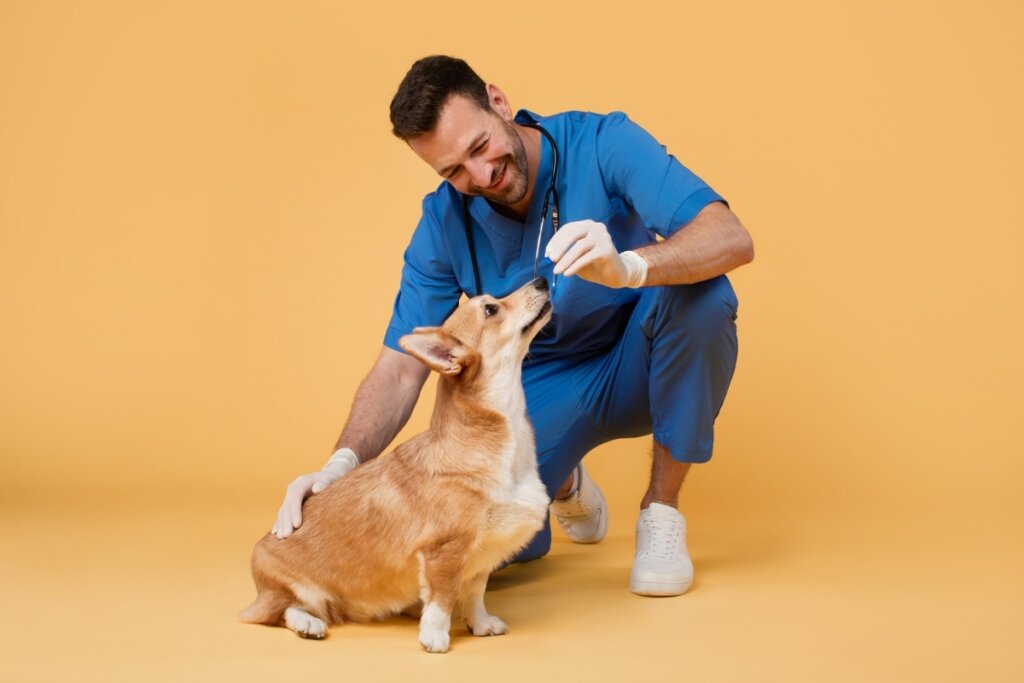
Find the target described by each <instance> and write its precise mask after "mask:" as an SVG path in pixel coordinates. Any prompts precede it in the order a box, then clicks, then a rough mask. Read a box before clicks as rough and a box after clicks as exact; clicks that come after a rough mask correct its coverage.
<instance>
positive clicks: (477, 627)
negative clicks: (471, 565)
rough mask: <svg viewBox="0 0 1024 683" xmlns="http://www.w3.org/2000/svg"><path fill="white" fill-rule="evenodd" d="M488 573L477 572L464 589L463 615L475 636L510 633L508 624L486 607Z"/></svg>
mask: <svg viewBox="0 0 1024 683" xmlns="http://www.w3.org/2000/svg"><path fill="white" fill-rule="evenodd" d="M488 575H489V574H488V572H482V573H480V574H477V575H476V576H474V577H472V578H471V579H470V580H469V581H467V582H466V585H465V586H463V589H462V617H463V619H465V620H466V626H467V627H469V632H470V633H472V634H473V635H474V636H500V635H503V634H505V633H508V625H507V624H505V622H504V621H502V620H501V619H499V618H498V617H496V616H494V615H493V614H488V613H487V608H486V607H484V591H485V590H486V589H487V578H488Z"/></svg>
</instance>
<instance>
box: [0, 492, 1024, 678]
mask: <svg viewBox="0 0 1024 683" xmlns="http://www.w3.org/2000/svg"><path fill="white" fill-rule="evenodd" d="M75 507H76V506H75V505H74V504H71V505H70V507H69V508H64V509H58V508H53V507H51V506H49V505H47V506H35V509H28V508H25V507H21V506H19V507H10V506H8V507H5V508H3V509H0V512H3V519H4V520H5V530H4V533H3V536H2V541H0V585H2V598H3V604H4V606H5V608H6V610H5V615H4V619H3V621H2V622H0V623H2V624H3V625H2V627H0V629H2V632H0V643H2V649H0V680H3V681H81V680H95V681H196V680H218V681H234V680H246V681H253V680H255V681H293V680H299V679H297V678H295V677H296V676H301V677H303V680H306V679H305V676H316V677H317V678H316V680H345V681H377V680H439V681H440V680H444V681H452V680H456V681H458V680H474V681H477V680H489V681H505V680H509V681H513V680H572V681H588V680H595V681H644V680H651V681H659V680H688V681H804V680H806V681H1020V680H1024V656H1022V654H1021V645H1022V644H1024V581H1022V578H1021V577H1022V576H1024V543H1022V538H1021V534H1020V528H1019V527H1020V525H1019V524H1015V525H1009V524H1008V523H1007V520H1002V521H1000V520H996V519H984V518H960V519H946V520H942V521H941V523H940V522H939V521H937V520H935V519H934V518H927V517H918V518H910V517H902V518H901V519H898V520H887V519H884V518H882V517H879V518H877V519H865V518H863V517H860V518H858V519H856V520H853V519H846V520H843V519H822V518H817V519H814V518H810V517H804V518H794V517H793V516H792V515H790V517H787V518H783V517H774V516H773V515H772V514H771V512H770V511H769V512H766V513H765V514H763V515H761V516H759V517H757V518H750V517H743V518H740V517H734V518H731V517H729V516H727V515H723V514H721V513H717V514H715V515H709V514H708V513H707V512H706V511H704V512H702V511H700V510H697V511H694V512H692V513H690V514H688V522H689V524H690V527H691V532H690V538H689V541H690V548H691V552H692V555H693V558H694V562H695V565H696V571H697V579H696V582H695V585H694V587H693V588H692V589H691V590H690V592H689V593H688V594H687V595H685V596H683V597H679V598H660V599H653V598H641V597H638V596H634V595H632V594H630V593H629V591H628V588H627V586H628V575H629V567H630V562H631V559H632V537H631V535H630V534H629V532H628V530H629V527H630V525H631V523H632V519H631V516H632V513H631V512H629V513H627V512H626V511H621V512H618V513H617V518H616V519H615V522H616V523H615V524H614V525H613V531H614V532H615V533H614V534H613V535H612V536H610V537H609V538H608V539H606V541H605V542H604V543H601V544H599V545H596V546H580V545H574V544H572V543H569V542H567V541H566V540H565V539H564V538H558V539H556V543H555V546H554V549H553V552H552V554H551V555H550V556H548V557H547V558H545V559H543V560H540V561H537V562H533V563H530V564H528V565H525V566H517V567H512V568H510V569H508V570H505V571H504V572H502V573H500V574H498V575H497V576H495V577H494V578H493V579H492V582H491V585H490V588H489V593H488V605H489V608H490V609H491V611H492V612H494V613H495V614H497V615H499V616H501V617H502V618H504V619H505V620H506V621H507V622H508V624H509V626H510V631H511V632H510V634H509V635H507V636H501V637H496V638H480V639H477V638H473V637H471V636H469V635H468V634H467V633H466V631H465V628H464V627H462V626H461V625H459V626H458V627H457V628H456V629H455V630H454V631H453V641H452V649H451V651H450V652H449V653H448V654H446V655H429V654H427V653H425V652H423V651H422V650H421V649H420V646H419V644H418V643H417V639H416V636H417V628H416V623H415V622H414V621H413V620H411V619H407V618H395V619H392V620H390V621H388V622H385V623H381V624H374V625H368V626H350V625H346V626H336V627H333V628H332V629H331V632H330V635H329V637H328V638H327V639H326V640H324V641H322V642H317V641H306V640H301V639H299V638H298V637H296V636H295V635H293V634H292V633H291V632H289V631H286V630H284V629H278V628H268V627H261V626H253V625H246V624H241V623H239V622H237V621H236V619H235V614H236V613H237V612H238V610H240V609H241V608H242V607H244V606H245V605H247V604H248V603H249V601H250V600H251V598H252V597H253V595H254V589H253V587H252V583H251V580H250V578H249V575H248V553H249V550H250V549H251V546H252V544H253V542H254V541H255V539H256V538H257V537H258V536H259V535H260V534H261V533H262V532H263V531H265V528H264V527H267V526H268V525H269V523H270V522H269V521H268V519H267V514H266V510H237V509H236V510H226V509H223V508H222V509H216V510H213V511H211V512H210V513H209V514H208V515H206V516H204V515H203V514H202V511H203V510H202V507H201V505H200V504H199V503H195V504H190V505H182V506H181V507H180V508H178V509H164V510H162V511H157V510H153V509H148V508H146V507H145V506H143V505H139V504H135V505H128V504H126V505H125V506H124V507H123V508H121V509H120V510H118V511H108V512H103V513H96V512H93V513H90V512H87V511H85V506H80V510H79V511H78V512H71V510H74V508H75ZM613 513H616V511H614V510H613ZM1008 529H1012V530H1011V531H1008ZM328 676H329V677H330V678H326V677H328ZM666 676H671V677H672V678H665V677H666ZM481 677H485V678H481Z"/></svg>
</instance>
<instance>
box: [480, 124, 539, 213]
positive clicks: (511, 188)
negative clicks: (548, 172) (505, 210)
mask: <svg viewBox="0 0 1024 683" xmlns="http://www.w3.org/2000/svg"><path fill="white" fill-rule="evenodd" d="M498 121H499V122H500V123H501V125H502V127H503V128H504V129H505V133H506V134H507V135H508V139H509V142H510V143H511V144H512V153H511V154H506V155H505V156H504V157H502V163H501V164H500V165H499V166H498V167H497V168H496V169H495V171H494V174H493V177H492V178H491V184H492V185H493V184H494V181H495V180H497V179H498V178H500V177H501V174H502V173H505V174H506V176H507V177H506V178H505V187H503V188H502V189H501V190H500V191H497V192H492V191H489V190H485V189H482V188H480V189H477V191H476V193H475V194H479V195H480V196H481V197H484V198H485V199H487V200H489V201H492V202H495V203H497V204H506V205H512V204H515V203H517V202H520V201H522V199H523V197H525V196H526V192H527V190H528V189H529V178H528V176H529V173H530V171H529V166H528V165H527V159H526V146H525V145H523V140H522V138H520V137H519V132H518V131H517V130H516V129H515V126H513V125H512V124H511V123H509V122H508V121H506V120H505V119H503V118H500V117H498Z"/></svg>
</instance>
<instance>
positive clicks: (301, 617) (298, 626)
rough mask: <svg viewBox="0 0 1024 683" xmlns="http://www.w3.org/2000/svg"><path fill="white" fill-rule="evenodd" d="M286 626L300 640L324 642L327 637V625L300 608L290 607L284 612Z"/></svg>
mask: <svg viewBox="0 0 1024 683" xmlns="http://www.w3.org/2000/svg"><path fill="white" fill-rule="evenodd" d="M284 621H285V625H286V626H287V627H288V628H290V629H291V630H293V631H295V633H297V634H298V636H299V637H300V638H310V639H312V640H323V639H324V638H326V637H327V624H326V623H325V622H324V621H323V620H321V619H317V618H316V617H314V616H313V615H312V614H308V613H306V612H304V611H302V610H300V609H298V608H295V607H289V608H288V609H286V610H285V612H284Z"/></svg>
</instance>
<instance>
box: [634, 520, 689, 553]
mask: <svg viewBox="0 0 1024 683" xmlns="http://www.w3.org/2000/svg"><path fill="white" fill-rule="evenodd" d="M640 523H641V525H642V526H643V533H641V534H640V537H639V538H640V543H641V545H640V549H639V550H638V551H637V557H641V556H646V557H653V558H655V559H658V560H666V561H669V560H674V559H675V558H677V557H678V556H679V555H680V554H682V551H683V548H682V541H683V523H682V520H679V519H653V518H650V517H646V518H644V519H643V520H641V521H640Z"/></svg>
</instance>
